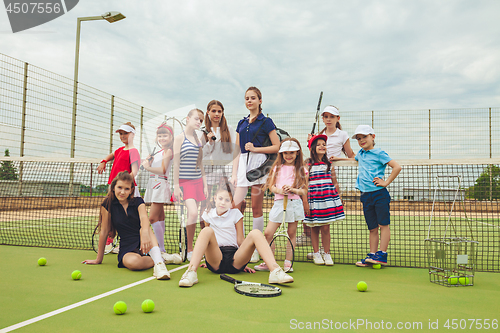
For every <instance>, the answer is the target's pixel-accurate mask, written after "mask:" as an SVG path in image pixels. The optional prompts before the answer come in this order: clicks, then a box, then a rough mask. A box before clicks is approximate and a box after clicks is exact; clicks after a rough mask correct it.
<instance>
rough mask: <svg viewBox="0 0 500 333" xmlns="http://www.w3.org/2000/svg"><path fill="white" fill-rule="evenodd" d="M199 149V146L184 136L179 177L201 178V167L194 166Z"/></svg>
mask: <svg viewBox="0 0 500 333" xmlns="http://www.w3.org/2000/svg"><path fill="white" fill-rule="evenodd" d="M199 151H200V147H198V146H196V145H195V144H194V143H192V142H191V141H189V140H188V139H187V138H186V136H184V142H182V146H181V154H180V155H181V156H180V165H179V179H198V178H201V169H200V168H198V167H196V161H197V160H198V152H199Z"/></svg>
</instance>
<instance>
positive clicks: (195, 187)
mask: <svg viewBox="0 0 500 333" xmlns="http://www.w3.org/2000/svg"><path fill="white" fill-rule="evenodd" d="M179 186H180V187H181V189H182V195H183V196H182V198H183V200H187V199H194V200H196V201H197V202H201V201H203V200H206V199H207V198H205V194H203V178H198V179H179Z"/></svg>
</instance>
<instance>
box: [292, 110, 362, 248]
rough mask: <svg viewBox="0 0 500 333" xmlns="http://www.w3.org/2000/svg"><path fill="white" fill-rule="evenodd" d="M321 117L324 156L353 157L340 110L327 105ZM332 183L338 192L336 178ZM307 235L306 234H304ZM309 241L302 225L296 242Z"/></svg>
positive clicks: (307, 229) (308, 232)
mask: <svg viewBox="0 0 500 333" xmlns="http://www.w3.org/2000/svg"><path fill="white" fill-rule="evenodd" d="M321 118H322V119H323V123H324V124H325V128H323V129H322V130H321V131H320V132H319V133H318V134H324V135H326V137H327V140H326V156H327V157H328V159H329V160H330V161H334V160H339V159H342V158H343V157H341V156H342V153H344V155H346V156H347V158H354V152H353V150H352V148H351V143H350V141H349V134H347V132H346V131H343V130H342V126H341V125H340V111H339V109H338V108H337V107H336V106H333V105H328V106H327V107H325V108H324V109H323V112H322V113H321ZM311 138H312V135H311V134H309V135H308V138H307V139H308V140H310V139H311ZM333 184H334V185H335V186H336V188H337V191H338V192H339V193H340V188H339V187H338V183H337V179H336V178H335V179H334V180H333ZM306 235H307V236H306ZM309 242H310V230H309V228H308V227H307V226H305V225H304V234H303V235H300V236H299V237H298V238H297V244H299V246H301V245H309Z"/></svg>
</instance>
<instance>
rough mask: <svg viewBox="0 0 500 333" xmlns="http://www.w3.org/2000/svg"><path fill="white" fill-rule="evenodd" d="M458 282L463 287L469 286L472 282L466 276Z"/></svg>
mask: <svg viewBox="0 0 500 333" xmlns="http://www.w3.org/2000/svg"><path fill="white" fill-rule="evenodd" d="M458 282H460V284H461V285H466V284H469V282H470V280H469V278H468V277H466V276H462V277H460V278H459V279H458Z"/></svg>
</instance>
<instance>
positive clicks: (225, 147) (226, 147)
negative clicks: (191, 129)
mask: <svg viewBox="0 0 500 333" xmlns="http://www.w3.org/2000/svg"><path fill="white" fill-rule="evenodd" d="M214 105H218V106H220V107H221V109H222V117H221V118H220V122H219V129H220V142H221V144H222V151H223V152H224V153H226V154H230V153H232V152H233V145H232V144H231V133H229V128H228V126H227V121H226V117H225V116H224V105H222V103H221V102H219V101H217V100H215V99H213V100H211V101H210V102H209V103H208V105H207V113H206V114H205V128H206V129H207V130H208V131H210V129H211V128H212V121H211V120H210V116H209V115H208V114H209V112H210V109H211V108H212V106H214ZM203 135H204V136H205V141H206V142H208V136H207V133H203Z"/></svg>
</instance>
